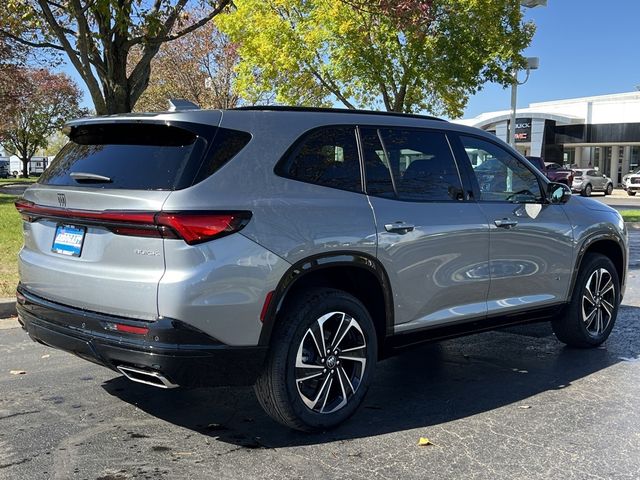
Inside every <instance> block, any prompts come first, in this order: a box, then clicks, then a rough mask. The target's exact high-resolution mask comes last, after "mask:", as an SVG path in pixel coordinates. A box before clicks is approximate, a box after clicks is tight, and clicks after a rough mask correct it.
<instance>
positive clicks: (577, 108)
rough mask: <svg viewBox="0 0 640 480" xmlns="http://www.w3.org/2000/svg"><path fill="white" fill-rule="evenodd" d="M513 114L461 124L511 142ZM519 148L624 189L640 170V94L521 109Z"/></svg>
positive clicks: (486, 116) (487, 115) (485, 115)
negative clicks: (591, 170)
mask: <svg viewBox="0 0 640 480" xmlns="http://www.w3.org/2000/svg"><path fill="white" fill-rule="evenodd" d="M509 118H510V112H509V111H508V110H504V111H498V112H488V113H483V114H481V115H479V116H477V117H476V118H471V119H465V120H460V121H459V123H463V124H465V125H470V126H473V127H477V128H481V129H483V130H486V131H489V132H493V133H494V134H495V135H496V136H498V137H499V138H500V139H502V140H504V141H505V142H506V141H508V125H509ZM515 136H516V148H517V149H518V150H519V151H520V152H521V153H523V154H524V155H528V156H534V157H542V158H543V159H544V161H545V162H556V163H560V164H563V165H566V166H574V167H577V168H586V167H589V166H592V167H598V169H599V170H600V171H602V172H603V173H605V174H606V175H607V176H609V177H611V179H612V180H613V183H614V185H615V186H618V185H619V184H620V182H621V180H622V176H623V175H625V174H627V173H628V172H630V171H633V170H636V169H638V168H639V167H640V91H638V92H629V93H619V94H613V95H601V96H596V97H584V98H575V99H569V100H559V101H552V102H540V103H532V104H530V105H529V107H528V108H523V109H518V111H517V120H516V132H515Z"/></svg>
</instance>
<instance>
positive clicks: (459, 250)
mask: <svg viewBox="0 0 640 480" xmlns="http://www.w3.org/2000/svg"><path fill="white" fill-rule="evenodd" d="M360 133H361V140H362V142H361V144H362V152H363V160H364V165H365V170H364V171H365V177H366V185H367V193H368V195H369V201H370V202H371V205H372V207H373V210H374V213H375V219H376V229H377V240H378V248H377V256H378V258H379V259H380V261H381V262H382V264H383V265H384V267H385V269H386V271H387V273H388V275H389V280H390V283H391V286H392V289H393V295H394V300H395V305H396V307H395V308H396V310H395V324H396V325H395V331H396V333H400V332H408V331H410V330H416V329H421V328H426V327H431V326H435V325H439V324H443V323H449V322H460V321H465V320H469V319H475V318H483V317H484V316H485V315H486V297H487V293H488V288H489V270H488V260H489V228H488V225H487V221H486V218H485V216H484V215H483V213H482V211H481V210H480V207H479V206H478V204H477V203H476V202H473V201H469V200H468V199H466V198H465V196H464V194H463V188H462V182H461V180H460V174H459V172H458V168H457V166H456V163H455V160H454V158H453V154H452V152H451V148H450V146H449V142H448V139H447V136H446V134H445V133H443V132H438V131H431V130H424V129H405V128H388V127H384V128H370V127H367V128H361V129H360Z"/></svg>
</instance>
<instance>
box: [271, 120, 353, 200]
mask: <svg viewBox="0 0 640 480" xmlns="http://www.w3.org/2000/svg"><path fill="white" fill-rule="evenodd" d="M276 173H278V175H282V176H285V177H288V178H293V179H295V180H300V181H302V182H308V183H314V184H317V185H325V186H327V187H334V188H339V189H342V190H351V191H358V192H359V191H362V186H361V181H360V161H359V159H358V148H357V144H356V136H355V130H354V128H352V127H327V128H320V129H317V130H314V131H312V132H311V133H308V134H307V135H305V136H303V137H302V139H301V140H300V141H299V142H298V143H297V144H296V145H295V146H294V148H293V150H292V151H291V152H290V154H288V155H287V156H286V157H285V158H284V159H283V160H282V161H281V162H280V163H279V164H278V166H277V167H276Z"/></svg>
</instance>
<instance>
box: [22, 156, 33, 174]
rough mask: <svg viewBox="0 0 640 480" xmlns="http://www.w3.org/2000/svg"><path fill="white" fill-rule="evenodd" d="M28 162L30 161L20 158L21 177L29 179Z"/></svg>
mask: <svg viewBox="0 0 640 480" xmlns="http://www.w3.org/2000/svg"><path fill="white" fill-rule="evenodd" d="M29 160H31V159H30V158H22V157H20V161H21V162H22V176H23V177H24V178H29Z"/></svg>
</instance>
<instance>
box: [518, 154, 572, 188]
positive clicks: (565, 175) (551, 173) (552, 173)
mask: <svg viewBox="0 0 640 480" xmlns="http://www.w3.org/2000/svg"><path fill="white" fill-rule="evenodd" d="M527 160H529V161H530V162H531V163H533V164H534V165H535V166H536V167H538V170H540V171H541V172H542V173H544V175H545V176H546V177H547V178H548V179H549V180H551V181H552V182H556V183H562V184H564V185H566V186H568V187H571V184H572V183H573V170H571V169H570V168H565V167H563V166H562V165H560V164H559V163H554V162H545V161H544V160H543V159H542V158H541V157H527Z"/></svg>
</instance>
